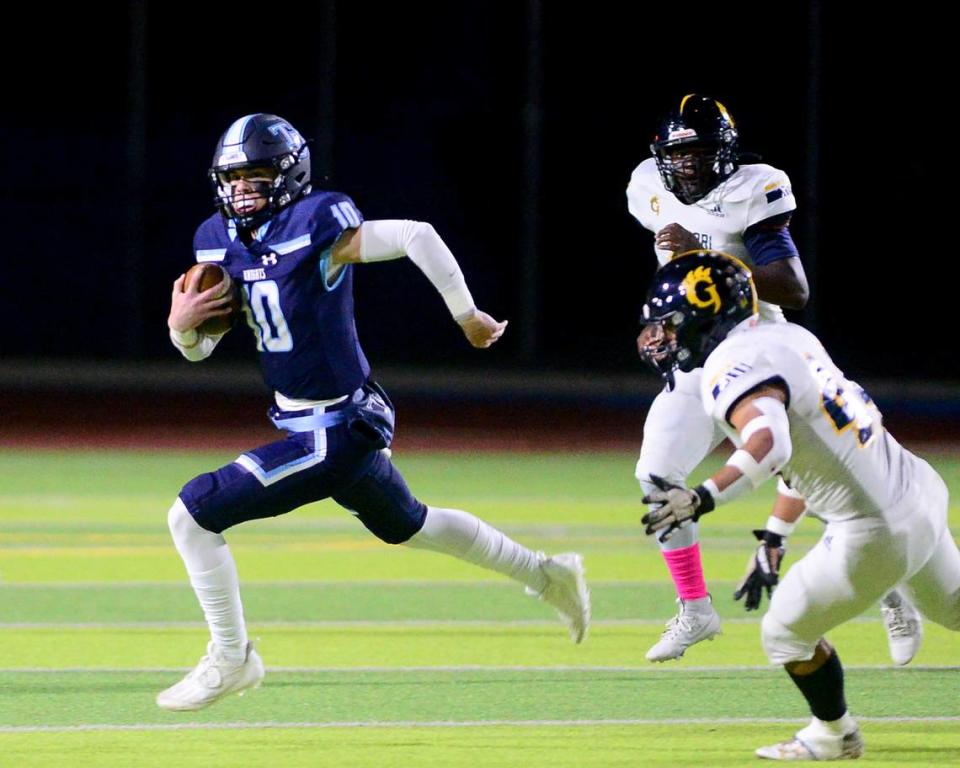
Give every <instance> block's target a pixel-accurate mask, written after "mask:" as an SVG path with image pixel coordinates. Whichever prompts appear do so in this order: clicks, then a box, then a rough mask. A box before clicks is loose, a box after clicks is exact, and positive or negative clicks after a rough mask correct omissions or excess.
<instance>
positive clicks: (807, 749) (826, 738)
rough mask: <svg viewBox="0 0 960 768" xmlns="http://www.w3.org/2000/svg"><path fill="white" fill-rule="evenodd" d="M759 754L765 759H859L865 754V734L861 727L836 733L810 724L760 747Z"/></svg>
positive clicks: (758, 755)
mask: <svg viewBox="0 0 960 768" xmlns="http://www.w3.org/2000/svg"><path fill="white" fill-rule="evenodd" d="M756 754H757V757H762V758H763V759H765V760H856V759H857V758H858V757H860V756H862V755H863V738H862V737H861V736H860V730H859V729H856V730H854V731H851V732H850V733H848V734H846V735H844V736H834V735H832V734H826V733H824V732H823V730H822V729H821V728H817V727H816V726H813V725H808V726H807V727H806V728H804V729H803V730H801V731H798V732H797V735H796V736H794V737H793V738H792V739H791V740H790V741H781V742H780V743H779V744H773V745H771V746H769V747H760V749H758V750H757V752H756Z"/></svg>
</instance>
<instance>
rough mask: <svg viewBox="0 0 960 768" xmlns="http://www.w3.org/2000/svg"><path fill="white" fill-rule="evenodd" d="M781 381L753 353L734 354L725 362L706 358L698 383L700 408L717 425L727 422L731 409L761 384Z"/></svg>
mask: <svg viewBox="0 0 960 768" xmlns="http://www.w3.org/2000/svg"><path fill="white" fill-rule="evenodd" d="M775 380H780V381H783V377H782V376H781V375H780V374H779V372H778V371H777V370H776V368H775V367H774V366H773V365H772V364H771V362H770V360H769V358H768V357H767V356H766V355H765V354H763V353H760V352H758V351H756V350H743V349H740V350H737V351H736V353H734V354H733V355H732V356H730V355H728V356H725V359H715V358H712V357H711V358H708V360H707V365H706V366H704V371H703V378H702V379H701V394H702V397H703V408H704V410H705V411H706V412H707V414H708V415H709V416H711V417H712V418H713V419H715V420H716V421H718V422H726V423H729V421H728V420H727V419H728V417H729V416H730V411H731V410H732V409H733V406H734V405H736V404H737V402H738V401H739V400H740V399H741V398H742V397H743V396H744V395H745V394H747V393H748V392H750V391H751V390H753V389H754V388H756V387H757V386H759V385H761V384H765V383H767V382H770V381H775Z"/></svg>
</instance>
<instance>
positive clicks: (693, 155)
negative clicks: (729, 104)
mask: <svg viewBox="0 0 960 768" xmlns="http://www.w3.org/2000/svg"><path fill="white" fill-rule="evenodd" d="M650 151H651V152H652V153H653V156H654V158H655V159H656V161H657V170H658V171H659V172H660V179H661V181H663V186H665V187H666V188H667V189H668V190H669V191H670V192H672V193H673V194H674V195H676V197H677V199H678V200H680V202H681V203H683V204H685V205H690V204H691V203H695V202H696V201H697V200H700V199H702V198H703V197H705V196H706V195H708V194H709V193H710V192H711V190H713V189H714V188H715V187H716V186H717V185H718V184H720V183H721V182H723V181H725V180H726V179H728V178H729V177H730V176H731V175H732V174H733V173H734V171H736V170H737V168H738V167H739V164H738V163H739V155H738V151H737V128H736V124H735V123H734V122H733V118H732V117H731V116H730V113H729V112H727V108H726V107H725V106H723V104H721V103H720V102H719V101H717V100H716V99H711V98H710V97H709V96H700V95H698V94H695V93H690V94H687V95H686V96H684V97H683V99H682V100H681V101H680V107H679V109H678V110H677V111H676V112H674V113H673V114H671V115H670V116H669V117H667V118H666V120H664V121H663V122H662V123H661V124H660V127H659V129H658V131H657V135H656V136H654V137H653V143H652V144H651V145H650Z"/></svg>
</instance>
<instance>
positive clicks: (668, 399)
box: [635, 368, 725, 550]
mask: <svg viewBox="0 0 960 768" xmlns="http://www.w3.org/2000/svg"><path fill="white" fill-rule="evenodd" d="M702 373H703V369H702V368H697V369H696V370H693V371H690V372H689V373H684V372H683V371H677V372H676V373H675V374H674V375H675V377H676V386H675V387H674V388H673V389H672V390H671V391H669V392H668V391H667V390H666V389H664V390H663V391H662V392H660V394H658V395H657V396H656V397H655V398H654V400H653V404H652V405H651V406H650V412H649V413H648V414H647V420H646V421H645V422H644V424H643V443H642V444H641V446H640V458H639V460H638V461H637V469H636V472H635V474H636V478H637V480H639V481H640V487H641V488H642V489H643V492H644V494H647V493H649V492H651V491H653V490H656V486H655V485H653V483H651V482H650V475H651V474H654V475H660V477H663V478H666V479H667V480H670V481H671V482H674V483H678V484H686V481H687V477H688V476H689V475H690V473H691V472H693V470H695V469H696V468H697V466H698V465H699V464H700V462H702V461H703V460H704V459H705V458H706V457H707V455H708V454H709V453H710V452H711V451H712V450H713V449H714V448H716V447H717V446H718V445H720V443H721V442H723V439H724V437H725V435H724V433H723V430H722V429H721V428H720V427H719V426H717V425H716V424H715V423H714V421H713V419H712V418H711V417H710V416H708V415H707V413H706V412H705V411H704V410H703V403H702V401H701V399H700V378H701V375H702ZM697 538H698V533H697V524H696V523H693V524H691V525H688V526H687V527H686V528H682V529H680V530H678V531H675V532H674V534H673V536H671V537H670V540H669V541H666V542H659V539H658V542H659V543H660V548H661V549H663V550H673V549H682V548H683V547H689V546H691V545H692V544H694V543H696V541H697Z"/></svg>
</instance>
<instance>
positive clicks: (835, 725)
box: [811, 712, 857, 736]
mask: <svg viewBox="0 0 960 768" xmlns="http://www.w3.org/2000/svg"><path fill="white" fill-rule="evenodd" d="M811 725H813V726H814V727H816V728H819V729H820V731H821V732H822V733H828V734H830V735H831V736H846V735H847V734H848V733H852V732H853V731H855V730H857V721H856V720H854V719H853V718H852V717H850V713H849V712H844V713H843V716H842V717H841V718H840V719H839V720H821V719H819V718H817V717H814V718H813V722H812V723H811Z"/></svg>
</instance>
